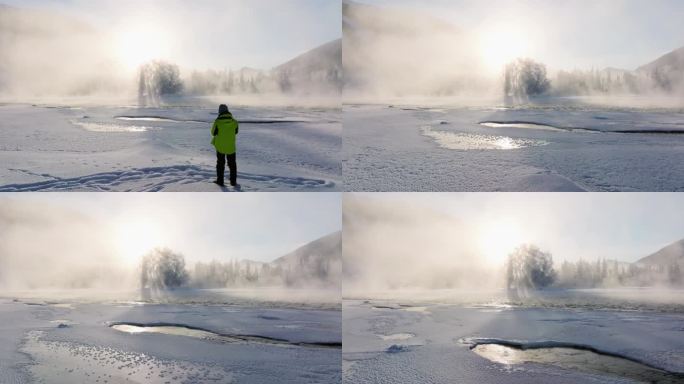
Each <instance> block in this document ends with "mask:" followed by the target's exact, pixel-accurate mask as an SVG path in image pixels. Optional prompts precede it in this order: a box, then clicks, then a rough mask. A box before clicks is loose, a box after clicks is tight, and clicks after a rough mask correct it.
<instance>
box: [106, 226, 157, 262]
mask: <svg viewBox="0 0 684 384" xmlns="http://www.w3.org/2000/svg"><path fill="white" fill-rule="evenodd" d="M158 228H159V227H158V225H156V223H154V222H153V221H151V220H148V219H135V220H126V221H122V222H120V223H118V225H117V228H116V231H117V232H118V233H117V235H116V242H117V246H118V248H119V252H118V253H119V255H120V257H121V258H122V259H123V260H124V262H125V263H126V264H128V265H137V264H138V262H139V261H140V259H141V258H142V256H143V255H144V254H146V253H147V252H149V251H150V250H152V249H153V248H155V247H158V246H163V244H164V243H163V242H162V240H163V239H162V236H161V233H160V232H159V229H158Z"/></svg>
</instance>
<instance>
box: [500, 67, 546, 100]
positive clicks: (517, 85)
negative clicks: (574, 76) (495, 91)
mask: <svg viewBox="0 0 684 384" xmlns="http://www.w3.org/2000/svg"><path fill="white" fill-rule="evenodd" d="M550 84H551V83H550V82H549V80H548V79H547V78H546V66H545V65H544V64H541V63H538V62H536V61H534V60H531V59H517V60H515V61H514V62H512V63H509V64H508V65H506V69H505V72H504V93H505V95H506V97H512V98H517V99H519V98H527V97H529V96H534V95H540V94H542V93H544V92H546V91H547V90H548V89H549V87H550Z"/></svg>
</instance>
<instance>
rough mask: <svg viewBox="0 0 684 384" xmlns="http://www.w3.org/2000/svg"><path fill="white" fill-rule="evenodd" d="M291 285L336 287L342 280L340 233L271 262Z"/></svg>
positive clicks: (272, 266)
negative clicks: (322, 284) (308, 284)
mask: <svg viewBox="0 0 684 384" xmlns="http://www.w3.org/2000/svg"><path fill="white" fill-rule="evenodd" d="M269 266H270V267H271V268H278V269H281V270H282V271H283V272H284V273H285V277H286V280H287V281H286V282H287V283H291V284H295V285H296V284H306V283H324V284H330V285H339V284H340V283H341V277H342V232H341V231H338V232H334V233H331V234H330V235H327V236H324V237H321V238H320V239H317V240H314V241H312V242H310V243H308V244H306V245H303V246H301V247H299V248H297V249H295V250H294V251H292V252H290V253H288V254H287V255H284V256H282V257H279V258H278V259H276V260H274V261H272V262H271V263H270V264H269Z"/></svg>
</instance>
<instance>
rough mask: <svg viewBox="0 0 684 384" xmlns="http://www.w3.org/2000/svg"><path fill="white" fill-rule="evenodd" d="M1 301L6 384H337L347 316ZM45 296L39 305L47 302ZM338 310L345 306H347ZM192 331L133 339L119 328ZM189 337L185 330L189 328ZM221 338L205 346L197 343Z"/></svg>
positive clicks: (0, 347)
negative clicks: (163, 327)
mask: <svg viewBox="0 0 684 384" xmlns="http://www.w3.org/2000/svg"><path fill="white" fill-rule="evenodd" d="M2 296H4V297H5V298H0V319H1V321H0V382H1V383H7V384H15V383H34V382H35V383H60V384H61V383H86V382H88V383H336V382H340V381H341V380H342V378H341V376H342V373H341V368H340V360H341V344H340V343H341V337H342V336H341V313H340V311H339V308H338V309H322V308H323V307H331V305H323V304H321V303H314V304H308V305H304V304H301V305H296V306H295V305H293V304H292V303H289V304H285V305H283V306H279V305H278V303H276V302H272V301H271V302H265V301H261V300H255V301H254V302H253V303H251V304H249V305H229V304H218V303H216V302H210V303H205V302H200V301H196V300H195V301H194V302H193V301H189V302H188V303H185V304H180V303H159V302H147V303H142V302H136V301H126V300H111V301H110V300H101V301H99V302H98V301H93V300H92V299H82V300H66V299H64V298H60V299H58V300H45V299H40V298H38V297H35V298H32V299H30V298H27V296H28V295H27V294H26V293H24V294H21V295H17V296H20V297H22V298H19V299H17V298H13V295H11V294H9V296H8V294H6V293H3V294H2ZM38 296H40V295H38ZM338 305H339V304H338ZM119 323H124V324H128V323H130V324H135V325H138V326H145V325H160V324H161V325H168V326H172V327H173V326H180V327H189V328H192V329H193V330H201V331H198V332H194V333H192V332H190V333H189V334H188V335H185V334H183V332H180V333H181V334H160V333H127V332H122V331H119V330H117V329H114V328H112V326H113V325H116V324H119ZM183 329H184V328H183ZM198 333H199V334H218V335H220V337H217V338H209V339H203V338H197V337H193V336H196V334H198Z"/></svg>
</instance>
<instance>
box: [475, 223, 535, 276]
mask: <svg viewBox="0 0 684 384" xmlns="http://www.w3.org/2000/svg"><path fill="white" fill-rule="evenodd" d="M522 243H524V237H523V235H522V233H521V230H520V226H519V225H518V224H517V223H515V222H514V221H512V220H508V219H504V218H500V219H495V220H492V221H489V222H486V223H484V224H483V225H482V226H481V228H480V229H479V238H478V244H479V248H480V251H481V253H482V255H483V257H484V258H485V261H486V262H487V263H488V264H491V265H503V264H504V263H505V262H506V258H507V257H508V255H509V254H510V253H511V252H513V250H515V248H516V247H518V246H519V245H521V244H522Z"/></svg>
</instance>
